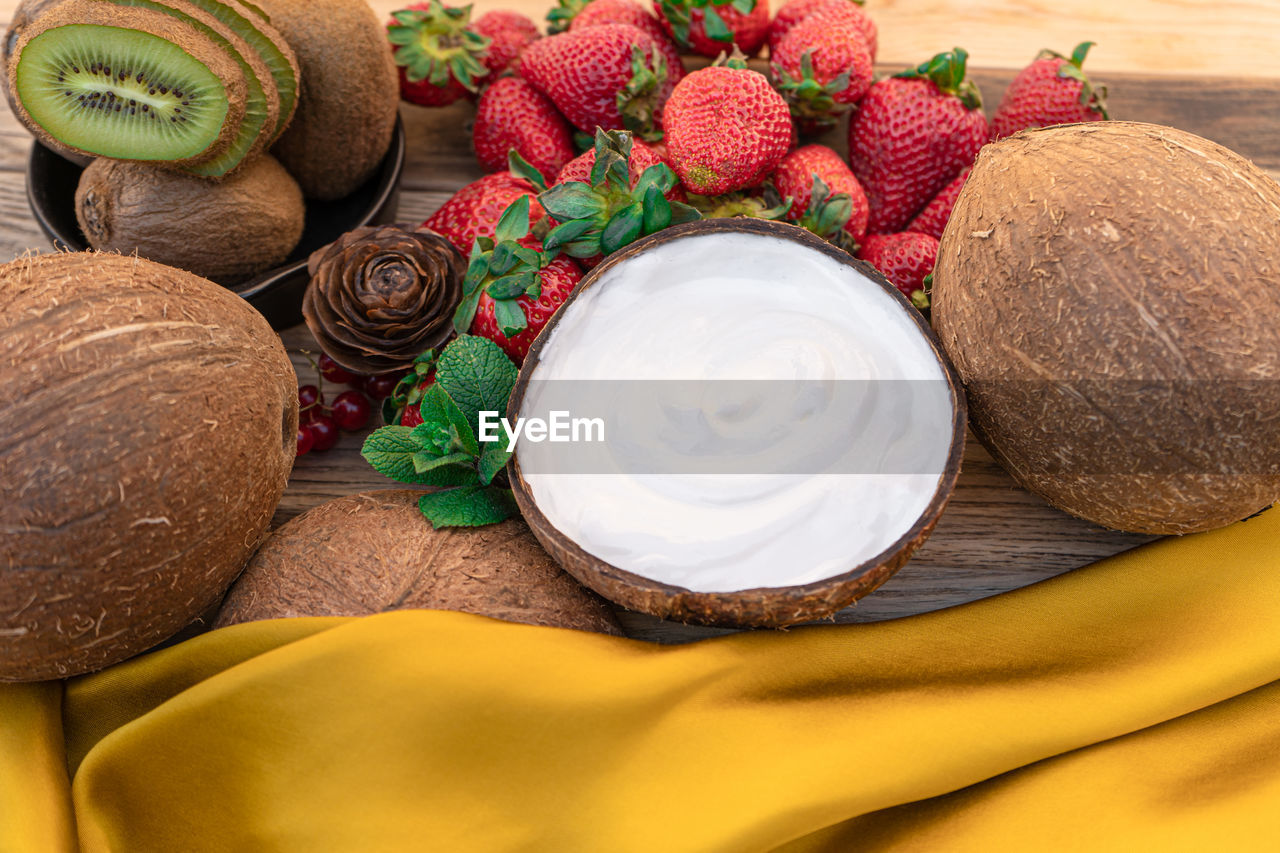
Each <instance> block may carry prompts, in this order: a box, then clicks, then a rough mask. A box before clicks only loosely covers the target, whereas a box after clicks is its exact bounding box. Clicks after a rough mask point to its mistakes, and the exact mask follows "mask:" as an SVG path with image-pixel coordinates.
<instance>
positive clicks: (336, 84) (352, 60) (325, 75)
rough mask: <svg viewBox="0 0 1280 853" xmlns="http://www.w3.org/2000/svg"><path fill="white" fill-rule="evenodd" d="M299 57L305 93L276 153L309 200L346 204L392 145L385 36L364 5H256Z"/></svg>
mask: <svg viewBox="0 0 1280 853" xmlns="http://www.w3.org/2000/svg"><path fill="white" fill-rule="evenodd" d="M257 5H258V6H260V7H262V9H263V10H264V11H265V12H266V13H267V15H268V16H270V19H271V24H272V26H274V27H275V28H276V29H277V30H279V31H280V33H281V35H283V36H284V38H285V40H286V41H287V42H288V43H289V46H290V47H292V48H293V51H294V53H296V54H297V57H298V65H299V67H300V69H301V70H300V74H301V79H302V94H301V97H300V98H299V101H298V111H297V113H295V114H294V118H293V123H292V124H291V125H290V126H289V129H288V130H287V131H285V133H284V135H283V136H282V137H280V140H279V141H278V142H277V143H276V144H275V147H274V148H273V149H272V152H273V153H274V154H275V155H276V156H277V157H279V158H280V162H281V163H283V164H284V166H285V168H286V169H288V170H289V172H290V173H291V174H292V175H293V176H294V177H295V178H297V179H298V183H299V184H301V185H302V192H303V194H304V195H306V197H307V198H314V199H321V200H329V199H336V198H342V197H343V196H346V195H348V194H349V193H351V192H352V191H353V190H355V189H356V188H357V187H359V186H360V185H361V184H363V183H364V182H365V181H366V180H368V179H369V177H370V176H371V175H372V174H373V173H374V170H375V169H377V167H378V163H379V162H380V161H381V160H382V157H383V156H384V155H385V154H386V153H387V149H388V148H389V147H390V146H391V134H392V132H393V131H394V129H395V124H396V116H397V115H398V110H399V106H400V83H399V78H398V77H397V75H396V66H395V62H394V61H393V60H392V58H391V49H390V47H389V46H388V45H387V35H386V30H385V29H384V28H383V26H382V23H381V22H380V21H379V20H378V16H377V15H375V14H374V11H373V9H372V8H371V7H370V6H369V4H368V3H367V2H365V0H258V3H257Z"/></svg>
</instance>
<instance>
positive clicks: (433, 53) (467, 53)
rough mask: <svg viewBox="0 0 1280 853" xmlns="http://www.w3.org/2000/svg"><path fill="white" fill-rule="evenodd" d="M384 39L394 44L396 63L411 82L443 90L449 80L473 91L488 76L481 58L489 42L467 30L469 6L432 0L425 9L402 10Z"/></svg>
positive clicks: (469, 18) (393, 15) (394, 13)
mask: <svg viewBox="0 0 1280 853" xmlns="http://www.w3.org/2000/svg"><path fill="white" fill-rule="evenodd" d="M391 16H392V18H394V19H395V23H394V24H392V25H390V26H389V27H387V40H388V41H389V42H391V44H393V45H395V47H396V51H395V61H396V64H397V65H402V66H404V69H405V76H406V77H407V78H408V79H409V82H411V83H417V82H420V81H422V80H426V81H427V82H429V83H430V84H431V85H432V86H438V87H440V88H443V87H445V86H447V85H449V80H450V78H453V79H455V80H457V81H458V82H459V83H460V84H462V86H464V87H465V88H466V89H467V90H468V91H471V92H475V91H476V90H477V89H478V88H479V82H480V80H482V79H484V77H485V76H486V75H487V74H488V73H489V69H487V68H486V67H485V65H484V63H483V62H481V59H482V58H483V57H484V55H485V52H486V51H487V50H488V49H489V45H490V43H491V40H490V39H488V38H486V37H485V36H482V35H480V34H479V33H476V32H472V31H471V30H470V29H468V25H469V24H470V23H471V7H470V6H461V7H458V8H449V7H446V6H445V5H444V4H443V3H441V2H440V0H431V6H430V8H428V9H426V10H425V11H424V10H418V9H402V10H400V11H398V12H393V13H392V15H391Z"/></svg>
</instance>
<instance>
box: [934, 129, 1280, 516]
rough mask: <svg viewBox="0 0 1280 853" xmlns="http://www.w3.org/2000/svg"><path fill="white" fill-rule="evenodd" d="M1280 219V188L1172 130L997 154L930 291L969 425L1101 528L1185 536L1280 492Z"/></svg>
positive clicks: (1125, 132) (1105, 132) (1038, 487)
mask: <svg viewBox="0 0 1280 853" xmlns="http://www.w3.org/2000/svg"><path fill="white" fill-rule="evenodd" d="M1278 223H1280V186H1277V184H1276V183H1275V182H1274V181H1273V180H1272V179H1271V178H1270V177H1268V176H1267V175H1266V174H1265V173H1263V172H1262V171H1261V170H1259V169H1257V168H1256V167H1254V166H1253V165H1252V164H1251V163H1249V162H1248V161H1247V160H1245V159H1244V158H1242V157H1240V156H1238V155H1236V154H1234V153H1232V152H1231V151H1228V150H1227V149H1225V148H1223V147H1222V146H1220V145H1217V144H1215V143H1213V142H1210V141H1208V140H1205V139H1201V138H1200V137H1197V136H1194V135H1192V134H1190V133H1185V132H1183V131H1179V130H1175V129H1173V128H1168V127H1159V126H1155V125H1148V124H1140V123H1136V122H1117V121H1109V122H1091V123H1087V124H1079V125H1067V126H1061V127H1056V128H1049V129H1045V130H1034V131H1028V132H1024V133H1021V134H1017V135H1015V136H1013V137H1010V138H1008V139H1006V140H1003V141H1001V142H998V143H995V144H992V145H988V146H986V147H985V148H983V149H982V152H981V153H980V154H979V156H978V160H977V163H976V164H975V166H974V168H973V172H972V173H971V174H970V176H969V179H968V181H966V182H965V186H964V189H963V191H962V192H961V194H960V196H959V198H958V199H957V201H956V205H955V210H954V212H953V213H952V214H951V219H950V221H949V222H948V224H947V228H946V231H945V233H944V234H943V237H942V241H941V246H940V248H939V252H938V263H937V267H936V269H935V272H934V285H933V288H934V290H933V320H934V324H935V326H936V328H937V330H938V335H939V337H940V338H941V340H942V343H943V346H944V347H945V349H946V350H947V353H948V355H949V356H950V357H951V359H952V361H953V362H954V364H955V367H956V369H957V371H958V372H959V374H960V376H961V378H962V380H963V381H964V383H965V387H966V389H967V391H968V397H969V411H970V414H971V421H972V425H973V428H974V431H975V432H976V433H977V435H978V436H979V438H980V439H981V440H982V441H983V443H985V444H986V445H987V446H988V447H989V448H990V449H991V451H992V453H993V454H994V455H995V457H996V458H997V459H998V460H999V461H1000V462H1001V464H1003V465H1004V467H1005V468H1006V469H1007V470H1008V471H1009V472H1010V473H1011V474H1012V475H1013V476H1014V477H1015V478H1016V479H1017V480H1018V481H1019V482H1020V483H1021V484H1022V485H1023V486H1025V487H1026V488H1028V489H1030V490H1031V491H1033V492H1036V493H1038V494H1040V495H1041V496H1042V497H1044V498H1045V499H1046V500H1048V501H1049V502H1050V503H1051V504H1054V505H1055V506H1057V507H1060V508H1061V509H1064V510H1066V511H1068V512H1070V513H1073V514H1075V515H1077V516H1080V517H1082V518H1085V519H1088V520H1090V521H1093V522H1096V523H1098V524H1101V525H1103V526H1106V527H1111V528H1116V529H1120V530H1130V531H1138V532H1143V533H1159V534H1164V533H1190V532H1194V531H1199V530H1207V529H1211V528H1214V527H1220V526H1222V525H1225V524H1228V523H1230V522H1233V521H1237V520H1239V519H1242V518H1244V517H1246V516H1248V515H1250V514H1252V513H1254V512H1257V511H1259V510H1261V509H1263V508H1265V507H1267V506H1269V505H1271V504H1272V503H1273V502H1274V501H1276V500H1277V499H1280V417H1277V413H1278V412H1280V381H1277V380H1280V323H1277V319H1276V318H1277V317H1280V228H1278V227H1277V224H1278Z"/></svg>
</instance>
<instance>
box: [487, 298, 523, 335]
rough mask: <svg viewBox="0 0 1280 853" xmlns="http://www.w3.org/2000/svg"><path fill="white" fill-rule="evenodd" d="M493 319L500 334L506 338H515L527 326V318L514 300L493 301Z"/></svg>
mask: <svg viewBox="0 0 1280 853" xmlns="http://www.w3.org/2000/svg"><path fill="white" fill-rule="evenodd" d="M493 319H494V320H496V321H497V323H498V328H499V329H501V330H502V334H504V335H506V336H507V337H508V338H513V337H515V336H516V335H518V334H520V333H521V332H523V331H524V330H525V329H526V328H528V326H529V318H528V317H526V316H525V315H524V309H522V308H521V307H520V304H519V303H518V302H516V301H515V300H514V299H495V300H494V301H493Z"/></svg>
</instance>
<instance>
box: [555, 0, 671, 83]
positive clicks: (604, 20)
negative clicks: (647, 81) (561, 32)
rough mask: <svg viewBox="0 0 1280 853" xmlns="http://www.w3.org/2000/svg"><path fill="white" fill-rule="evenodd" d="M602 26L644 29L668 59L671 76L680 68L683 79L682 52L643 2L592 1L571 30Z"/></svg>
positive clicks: (624, 0) (584, 7)
mask: <svg viewBox="0 0 1280 853" xmlns="http://www.w3.org/2000/svg"><path fill="white" fill-rule="evenodd" d="M601 24H630V25H631V26H633V27H635V28H636V29H638V30H644V31H645V33H647V34H648V36H649V38H651V39H653V43H654V44H655V45H657V46H658V50H660V51H662V56H663V58H664V59H666V60H667V68H668V76H669V75H670V73H671V72H670V69H673V68H674V69H679V70H680V71H679V74H680V76H684V74H683V69H684V65H683V63H681V61H680V51H679V50H678V49H677V48H676V45H675V42H673V41H672V40H671V36H669V35H668V34H667V32H666V30H664V29H662V25H661V24H659V23H658V19H657V18H655V17H654V16H653V15H651V14H650V13H649V9H648V8H647V7H645V6H642V5H641V4H640V0H591V2H589V3H587V5H585V6H583V7H582V10H581V11H580V12H578V14H577V15H575V16H574V18H573V21H572V23H570V24H569V29H570V30H580V29H582V28H583V27H598V26H600V25H601ZM677 79H678V78H677Z"/></svg>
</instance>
